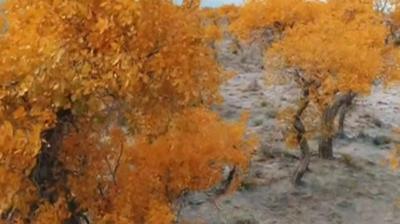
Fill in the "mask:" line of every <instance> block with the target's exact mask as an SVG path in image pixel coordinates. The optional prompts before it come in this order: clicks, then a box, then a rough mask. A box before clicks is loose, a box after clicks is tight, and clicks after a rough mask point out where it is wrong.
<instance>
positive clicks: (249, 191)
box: [180, 39, 400, 224]
mask: <svg viewBox="0 0 400 224" xmlns="http://www.w3.org/2000/svg"><path fill="white" fill-rule="evenodd" d="M229 41H230V40H229V39H228V40H226V41H225V42H223V43H222V44H221V46H220V47H221V49H222V50H221V52H222V53H221V54H220V56H219V58H220V60H221V62H222V64H224V66H225V67H226V68H228V69H233V70H235V71H236V72H238V73H239V74H238V75H237V76H235V77H234V78H232V79H231V80H229V81H228V82H227V83H226V84H225V85H224V86H223V87H222V89H221V91H222V94H223V97H224V98H225V102H224V103H223V104H222V105H220V106H217V107H216V110H217V111H218V112H219V113H220V114H221V115H222V116H223V117H224V118H225V119H227V120H234V119H237V118H238V117H239V116H240V114H241V113H242V112H243V111H249V112H250V113H251V118H250V120H249V122H248V129H249V132H255V133H257V134H258V135H259V136H260V139H261V142H262V144H261V146H260V148H259V150H258V151H257V153H256V154H255V155H254V158H253V159H252V163H251V168H250V172H249V175H248V177H247V178H246V179H245V181H244V183H243V184H242V186H241V188H240V190H239V191H238V192H236V193H233V194H230V195H226V196H223V197H221V198H219V199H217V200H211V199H210V198H209V197H208V196H207V195H206V194H202V193H193V194H191V195H190V196H189V197H188V199H187V201H186V203H185V207H184V208H183V210H182V212H181V216H180V220H185V221H190V222H191V223H192V222H194V223H210V224H303V223H304V224H311V223H316V224H325V223H326V224H341V223H343V224H399V223H400V171H394V170H392V169H391V168H390V166H389V165H388V162H387V158H388V156H389V154H390V152H391V149H392V148H393V147H394V145H395V144H397V143H399V142H400V137H399V136H398V134H395V132H393V131H392V130H393V129H396V128H399V126H400V89H399V88H397V89H396V88H383V87H380V86H379V85H377V87H375V88H374V90H373V92H372V94H371V95H370V96H359V97H357V99H356V101H355V103H354V105H353V107H352V108H351V110H350V112H349V115H348V118H347V120H346V127H345V132H346V137H345V138H341V139H336V140H335V143H334V151H335V160H332V161H322V160H320V159H318V158H317V157H313V159H312V162H311V165H310V172H308V173H307V174H306V175H305V177H304V184H303V185H302V186H300V187H293V186H292V185H291V184H290V182H289V179H290V176H291V173H292V172H293V170H294V168H295V167H296V164H297V160H296V158H294V157H292V156H291V155H296V153H298V152H297V151H293V150H289V149H287V147H286V145H285V144H284V136H283V135H284V134H283V132H284V131H283V128H282V125H281V124H280V123H279V122H278V119H277V116H278V114H279V112H280V111H282V110H283V109H284V108H286V107H288V106H290V105H294V104H295V102H296V99H297V96H298V95H299V94H298V92H299V91H298V90H297V89H296V88H295V87H294V86H293V85H289V84H286V85H273V86H268V85H265V84H264V77H265V76H268V74H267V73H266V72H265V71H264V70H263V66H261V64H262V61H263V59H262V56H261V54H262V51H260V50H259V49H258V48H257V46H252V47H249V48H247V49H244V50H243V49H242V52H239V53H237V52H235V54H231V53H230V52H227V51H228V50H227V49H228V48H227V46H228V45H229V44H230V42H229ZM249 52H250V53H249ZM311 146H312V148H313V150H316V141H311ZM182 223H183V221H182Z"/></svg>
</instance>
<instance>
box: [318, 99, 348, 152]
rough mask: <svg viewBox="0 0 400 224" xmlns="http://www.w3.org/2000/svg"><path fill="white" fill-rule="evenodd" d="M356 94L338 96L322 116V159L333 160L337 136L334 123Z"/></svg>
mask: <svg viewBox="0 0 400 224" xmlns="http://www.w3.org/2000/svg"><path fill="white" fill-rule="evenodd" d="M353 98H354V93H352V92H350V93H346V94H340V95H338V96H337V97H336V98H335V100H334V102H333V103H332V104H331V105H328V106H327V107H326V109H325V111H324V113H323V115H322V120H321V137H320V142H319V146H318V151H319V156H320V158H322V159H333V136H334V135H335V129H334V121H335V118H336V116H337V114H338V112H339V110H340V109H341V108H342V107H343V106H344V105H346V104H347V103H348V102H349V101H350V102H351V101H352V99H353Z"/></svg>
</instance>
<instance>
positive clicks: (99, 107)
mask: <svg viewBox="0 0 400 224" xmlns="http://www.w3.org/2000/svg"><path fill="white" fill-rule="evenodd" d="M1 7H2V10H4V12H5V19H6V21H7V31H6V32H5V33H2V34H0V54H1V55H2V57H1V59H0V132H1V136H0V189H1V192H0V213H1V217H2V218H3V219H5V220H4V221H6V222H11V221H14V222H19V221H21V220H25V221H27V222H30V223H52V224H53V223H57V222H59V220H64V221H65V222H66V223H68V222H70V223H76V222H79V220H82V219H93V220H96V221H98V223H144V222H149V223H154V222H158V221H160V220H157V219H165V220H166V222H167V221H168V220H173V219H174V214H173V212H174V211H175V210H174V209H175V208H173V207H172V203H173V202H174V200H175V199H177V198H179V197H180V195H181V193H182V192H183V191H186V190H187V191H190V190H204V189H207V188H209V187H212V186H213V185H215V184H216V183H218V182H219V181H221V180H222V179H223V178H222V177H221V175H220V173H221V172H222V171H221V167H224V166H225V165H229V166H232V167H237V168H236V169H234V170H238V171H239V170H241V171H243V172H244V171H245V168H246V166H245V164H246V161H247V158H248V153H249V149H250V145H248V144H247V140H244V138H243V135H244V133H243V124H232V125H231V124H225V123H224V122H223V121H220V120H219V119H218V117H217V116H216V115H214V114H213V113H212V112H210V111H209V110H208V109H207V108H208V107H209V106H210V105H211V104H213V103H216V102H218V100H219V98H220V97H219V95H218V88H219V86H220V84H221V82H222V81H223V80H224V79H225V77H224V76H225V74H224V73H223V72H222V71H221V70H220V69H219V67H218V65H217V64H216V62H215V61H214V52H213V51H212V49H210V48H209V47H208V46H209V41H210V40H209V38H207V31H206V29H205V28H204V26H203V25H202V24H201V19H200V18H199V17H198V15H197V14H196V13H194V12H193V10H188V9H187V8H184V7H179V6H177V5H174V4H173V3H172V1H170V0H138V1H131V0H117V1H110V0H88V1H80V0H69V1H61V0H37V1H25V0H8V1H5V3H4V4H2V5H1ZM186 123H188V127H186V126H185V124H186ZM189 124H190V125H189ZM112 126H115V127H116V128H111V127H112ZM114 129H116V130H119V131H110V130H114ZM122 130H124V131H122ZM217 131H218V133H216V132H217ZM211 133H212V134H216V135H211ZM107 139H111V140H110V141H111V142H108V141H107ZM194 143H196V144H194ZM121 150H123V151H124V152H126V153H123V154H118V153H121V152H122V151H121ZM211 156H215V157H211ZM178 161H179V162H178ZM117 164H118V165H117ZM195 164H196V167H191V166H194V165H195ZM199 164H200V165H201V166H199V167H201V168H202V169H199V167H197V165H199ZM147 167H148V169H147ZM240 168H243V169H240ZM188 169H189V170H188ZM190 169H192V170H190ZM218 173H219V174H218ZM236 174H237V176H239V174H240V173H239V172H237V173H236ZM235 177H236V176H235ZM235 179H236V178H235ZM146 181H148V182H146ZM232 182H234V181H232ZM166 189H170V190H168V191H167V190H166ZM155 192H156V193H155ZM146 194H147V195H146ZM141 203H142V204H141ZM153 206H154V207H153ZM55 211H57V212H55ZM89 216H90V217H89ZM164 217H165V218H164ZM168 217H169V218H168ZM82 222H83V221H82ZM158 223H160V222H158Z"/></svg>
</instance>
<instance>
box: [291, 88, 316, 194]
mask: <svg viewBox="0 0 400 224" xmlns="http://www.w3.org/2000/svg"><path fill="white" fill-rule="evenodd" d="M308 95H309V90H308V89H306V90H304V92H303V99H302V100H301V103H300V107H299V109H298V110H297V112H296V115H295V117H294V123H293V126H294V129H295V131H296V133H297V136H296V138H297V143H298V144H299V146H300V151H301V156H300V161H299V164H298V166H297V168H296V170H295V172H294V174H293V176H292V183H293V184H294V185H296V186H297V185H300V184H301V179H302V178H303V176H304V174H305V173H306V171H307V169H308V165H309V164H310V159H311V154H310V147H309V145H308V141H307V138H306V136H305V133H306V129H305V127H304V124H303V121H302V120H301V116H302V115H303V113H304V111H305V109H306V108H307V106H308V104H309V99H308Z"/></svg>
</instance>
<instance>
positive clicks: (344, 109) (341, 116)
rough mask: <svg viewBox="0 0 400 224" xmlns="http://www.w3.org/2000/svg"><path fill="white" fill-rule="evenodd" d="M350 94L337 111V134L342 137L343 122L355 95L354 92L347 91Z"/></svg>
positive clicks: (343, 134) (343, 133)
mask: <svg viewBox="0 0 400 224" xmlns="http://www.w3.org/2000/svg"><path fill="white" fill-rule="evenodd" d="M348 94H351V97H349V100H348V101H347V102H346V103H345V104H344V105H343V106H342V108H341V109H340V112H339V120H338V136H339V137H340V138H344V137H345V136H346V134H345V132H344V122H345V120H346V115H347V113H348V112H349V110H350V107H351V105H352V104H353V100H354V98H355V97H356V94H355V93H348Z"/></svg>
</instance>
